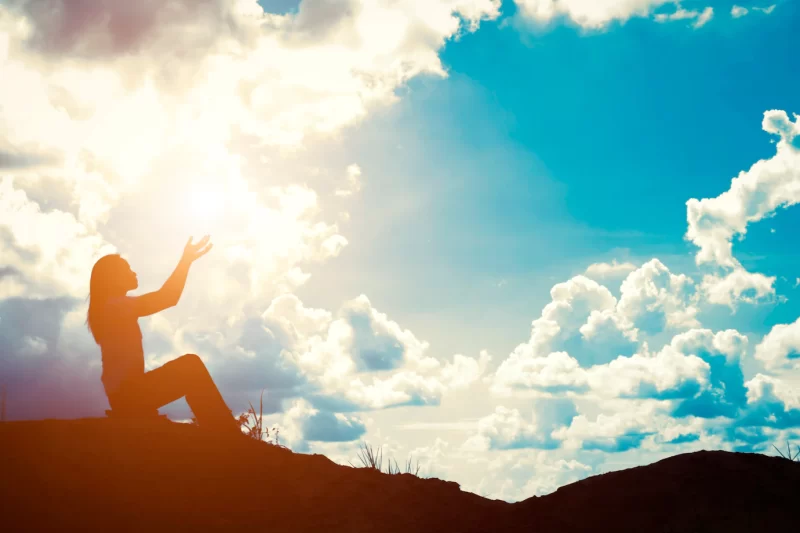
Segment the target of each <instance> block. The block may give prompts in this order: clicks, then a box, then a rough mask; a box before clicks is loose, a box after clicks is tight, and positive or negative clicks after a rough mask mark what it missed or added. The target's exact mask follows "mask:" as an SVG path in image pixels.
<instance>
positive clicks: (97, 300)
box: [86, 254, 127, 344]
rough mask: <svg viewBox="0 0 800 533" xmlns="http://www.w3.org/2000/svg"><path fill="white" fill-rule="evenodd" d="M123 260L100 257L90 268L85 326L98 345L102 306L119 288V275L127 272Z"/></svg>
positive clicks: (102, 325) (108, 256)
mask: <svg viewBox="0 0 800 533" xmlns="http://www.w3.org/2000/svg"><path fill="white" fill-rule="evenodd" d="M126 267H127V265H126V263H125V260H124V259H122V258H121V257H120V256H119V254H109V255H105V256H103V257H101V258H100V259H98V260H97V262H96V263H95V264H94V266H93V267H92V277H91V279H90V280H89V312H88V313H87V314H86V324H87V325H88V326H89V331H90V332H91V333H92V337H94V341H95V342H96V343H97V344H100V341H101V340H102V338H103V335H104V333H105V321H104V320H103V318H104V316H103V315H104V312H103V305H104V304H105V303H106V300H108V298H109V297H110V296H113V295H114V293H115V292H116V291H115V289H116V290H118V289H117V287H118V286H119V279H120V273H121V272H124V271H125V270H127V268H126Z"/></svg>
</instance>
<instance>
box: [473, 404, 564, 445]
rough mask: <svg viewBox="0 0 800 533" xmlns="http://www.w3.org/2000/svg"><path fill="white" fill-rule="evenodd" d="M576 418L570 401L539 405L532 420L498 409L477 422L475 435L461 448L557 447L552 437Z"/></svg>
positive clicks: (512, 410)
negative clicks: (554, 432) (556, 430)
mask: <svg viewBox="0 0 800 533" xmlns="http://www.w3.org/2000/svg"><path fill="white" fill-rule="evenodd" d="M575 415H577V411H576V410H575V405H574V404H573V403H572V402H571V401H569V400H549V401H546V402H540V403H539V409H538V410H537V411H535V412H534V414H533V416H532V417H530V418H527V417H523V416H522V415H521V414H520V412H519V410H517V409H513V408H506V407H503V406H502V405H501V406H497V407H496V408H495V411H494V413H492V414H491V415H489V416H486V417H484V418H482V419H480V420H479V421H478V430H477V432H476V434H475V435H473V436H471V437H470V438H469V439H467V440H466V441H465V442H464V444H463V445H462V448H463V449H465V450H471V451H480V450H484V451H485V450H490V449H493V450H511V449H517V448H543V449H552V448H556V447H557V446H558V445H559V442H558V441H557V440H555V439H553V438H552V436H551V434H552V432H553V431H554V430H555V429H557V428H559V427H563V426H568V425H569V424H570V422H571V421H572V418H573V416H575Z"/></svg>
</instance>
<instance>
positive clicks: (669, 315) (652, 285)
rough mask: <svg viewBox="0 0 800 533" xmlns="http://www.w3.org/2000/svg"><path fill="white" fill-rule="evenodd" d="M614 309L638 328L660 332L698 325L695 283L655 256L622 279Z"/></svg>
mask: <svg viewBox="0 0 800 533" xmlns="http://www.w3.org/2000/svg"><path fill="white" fill-rule="evenodd" d="M620 291H621V296H620V299H619V304H618V306H617V312H618V313H619V315H620V316H622V317H623V318H624V319H625V320H627V321H628V322H629V323H631V324H632V325H633V326H635V327H637V328H638V329H642V330H645V331H660V330H662V329H665V328H667V327H669V328H688V327H694V326H696V325H697V324H698V322H697V319H696V317H695V315H696V314H697V308H696V307H695V306H694V305H693V301H692V297H693V293H694V282H693V281H692V279H691V278H689V277H688V276H686V275H684V274H673V273H672V272H670V271H669V269H668V268H667V267H666V266H665V265H664V264H663V263H662V262H661V261H659V260H658V259H652V260H650V261H648V262H647V263H645V264H644V265H642V266H641V267H639V268H638V269H637V270H635V271H634V272H631V273H630V274H629V275H628V277H627V278H625V280H624V281H623V282H622V286H621V288H620Z"/></svg>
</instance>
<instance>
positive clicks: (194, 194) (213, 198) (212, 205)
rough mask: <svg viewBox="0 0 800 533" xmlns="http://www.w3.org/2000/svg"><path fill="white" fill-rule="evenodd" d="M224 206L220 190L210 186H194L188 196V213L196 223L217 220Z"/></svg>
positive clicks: (223, 198)
mask: <svg viewBox="0 0 800 533" xmlns="http://www.w3.org/2000/svg"><path fill="white" fill-rule="evenodd" d="M224 206H225V197H224V194H223V191H222V189H220V188H218V187H210V186H204V185H200V186H196V187H194V188H193V189H192V191H191V193H190V195H189V206H188V207H189V213H190V215H191V217H192V219H194V220H195V221H197V222H206V223H208V222H211V221H213V220H216V219H217V218H219V216H220V215H221V214H222V211H223V209H224Z"/></svg>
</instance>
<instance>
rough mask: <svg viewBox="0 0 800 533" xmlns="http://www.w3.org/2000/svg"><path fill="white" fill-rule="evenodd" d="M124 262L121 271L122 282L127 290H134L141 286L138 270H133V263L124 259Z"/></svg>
mask: <svg viewBox="0 0 800 533" xmlns="http://www.w3.org/2000/svg"><path fill="white" fill-rule="evenodd" d="M122 262H123V267H122V269H121V272H120V283H121V284H122V287H123V288H124V289H125V292H127V291H132V290H134V289H136V288H138V287H139V278H138V277H137V276H136V272H134V271H133V269H132V268H131V265H130V264H128V262H127V261H125V260H124V259H123V260H122Z"/></svg>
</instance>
